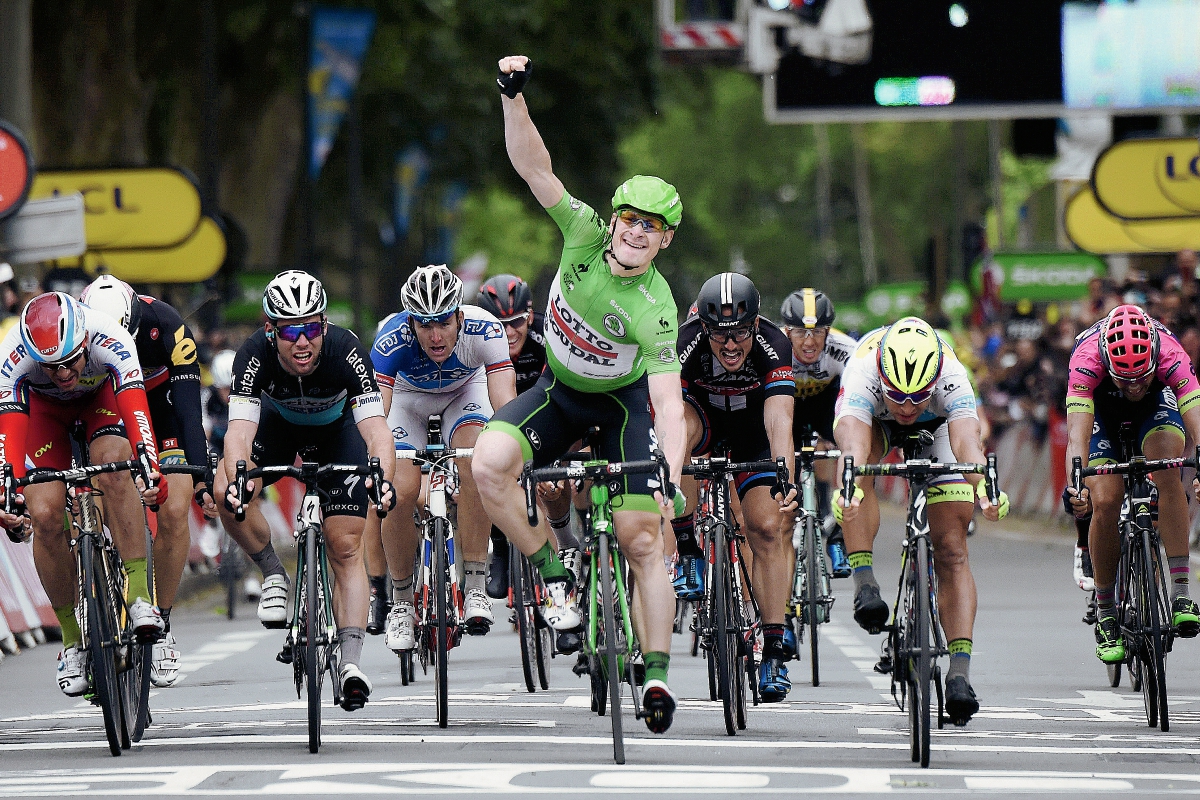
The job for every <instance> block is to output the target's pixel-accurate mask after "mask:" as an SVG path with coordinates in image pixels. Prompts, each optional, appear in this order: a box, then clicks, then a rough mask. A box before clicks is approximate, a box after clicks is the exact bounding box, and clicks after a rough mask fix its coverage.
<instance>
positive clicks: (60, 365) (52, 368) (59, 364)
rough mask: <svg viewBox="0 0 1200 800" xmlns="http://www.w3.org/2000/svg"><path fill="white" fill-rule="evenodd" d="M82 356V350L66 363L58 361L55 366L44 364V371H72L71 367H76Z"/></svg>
mask: <svg viewBox="0 0 1200 800" xmlns="http://www.w3.org/2000/svg"><path fill="white" fill-rule="evenodd" d="M82 355H83V351H82V350H80V351H79V352H78V353H76V354H75V355H73V356H71V357H70V358H68V359H66V360H65V361H56V362H54V363H53V364H42V369H44V370H46V372H58V371H59V370H60V369H70V368H71V367H73V366H75V364H76V363H77V362H78V361H79V357H80V356H82Z"/></svg>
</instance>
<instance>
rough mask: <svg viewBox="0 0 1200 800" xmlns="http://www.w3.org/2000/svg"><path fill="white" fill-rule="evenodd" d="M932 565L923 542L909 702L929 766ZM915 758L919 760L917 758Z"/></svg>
mask: <svg viewBox="0 0 1200 800" xmlns="http://www.w3.org/2000/svg"><path fill="white" fill-rule="evenodd" d="M929 569H930V565H929V547H928V544H927V543H926V542H922V543H921V544H919V545H918V547H917V563H916V570H917V574H916V579H917V583H916V589H917V591H916V595H917V597H916V600H917V609H916V611H917V618H916V621H915V624H914V625H913V633H914V634H915V636H914V638H915V641H914V643H913V644H914V647H913V651H912V659H913V662H914V664H913V666H914V669H913V671H912V678H913V680H914V681H915V685H914V686H913V688H914V689H915V690H916V691H914V692H912V693H911V694H910V695H909V702H910V703H912V719H913V721H914V722H915V723H916V724H915V725H914V727H913V732H912V735H913V746H914V748H915V750H916V751H917V752H916V754H917V755H919V757H920V762H921V766H922V767H928V766H929V735H930V729H929V720H930V710H929V705H930V697H929V688H930V687H929V684H930V681H931V680H932V679H933V644H932V642H933V628H932V620H933V618H932V616H931V605H930V594H929V592H930V582H929ZM913 760H914V761H916V760H917V758H914V759H913Z"/></svg>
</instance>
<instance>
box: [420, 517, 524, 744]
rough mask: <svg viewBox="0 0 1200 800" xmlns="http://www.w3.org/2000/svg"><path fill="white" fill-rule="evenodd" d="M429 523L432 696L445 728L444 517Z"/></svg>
mask: <svg viewBox="0 0 1200 800" xmlns="http://www.w3.org/2000/svg"><path fill="white" fill-rule="evenodd" d="M430 524H432V525H433V580H432V581H431V582H430V583H431V584H432V585H433V587H434V592H433V593H434V613H435V614H436V617H437V621H436V626H435V630H434V634H435V639H436V641H435V649H434V652H433V654H432V655H433V662H434V670H435V672H436V675H435V679H434V697H435V700H436V703H435V704H436V705H437V723H438V727H439V728H445V727H446V726H447V725H448V724H449V722H450V701H449V698H448V696H447V692H448V690H449V673H448V669H447V665H446V653H447V651H448V650H449V649H450V642H449V636H450V600H449V598H448V595H449V593H450V567H449V565H448V562H447V559H448V555H447V553H446V520H444V519H442V518H440V517H435V518H434V519H433V520H432V521H431V523H430ZM513 549H515V548H513Z"/></svg>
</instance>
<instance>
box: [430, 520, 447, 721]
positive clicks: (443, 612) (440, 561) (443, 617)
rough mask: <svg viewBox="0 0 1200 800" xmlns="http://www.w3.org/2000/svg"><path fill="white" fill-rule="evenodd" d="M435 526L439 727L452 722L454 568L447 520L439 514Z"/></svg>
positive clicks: (435, 680)
mask: <svg viewBox="0 0 1200 800" xmlns="http://www.w3.org/2000/svg"><path fill="white" fill-rule="evenodd" d="M431 524H432V525H433V581H432V583H433V585H434V613H435V614H436V617H437V622H436V628H435V631H434V634H435V638H436V642H435V649H434V653H433V654H432V655H433V662H434V671H435V673H436V674H435V676H434V697H435V701H436V702H435V705H436V706H437V723H438V727H439V728H445V727H446V726H447V725H449V724H450V701H449V697H448V696H447V692H448V690H449V671H448V667H447V664H446V654H447V652H448V651H449V650H450V641H449V636H450V617H449V615H450V608H449V606H450V603H449V600H448V598H447V595H448V594H449V592H450V586H449V582H450V570H449V566H448V563H447V559H448V558H449V556H448V554H447V552H446V520H444V519H441V518H440V517H435V518H434V519H433V520H432V522H431Z"/></svg>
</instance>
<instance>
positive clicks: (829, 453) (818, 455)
mask: <svg viewBox="0 0 1200 800" xmlns="http://www.w3.org/2000/svg"><path fill="white" fill-rule="evenodd" d="M804 456H811V457H812V458H813V460H815V461H820V460H822V459H833V458H841V457H842V451H841V450H815V449H812V448H809V447H805V448H802V449H800V450H797V451H796V458H803V457H804Z"/></svg>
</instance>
